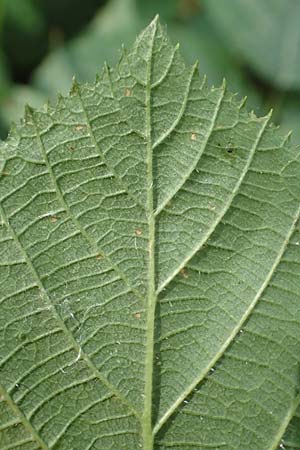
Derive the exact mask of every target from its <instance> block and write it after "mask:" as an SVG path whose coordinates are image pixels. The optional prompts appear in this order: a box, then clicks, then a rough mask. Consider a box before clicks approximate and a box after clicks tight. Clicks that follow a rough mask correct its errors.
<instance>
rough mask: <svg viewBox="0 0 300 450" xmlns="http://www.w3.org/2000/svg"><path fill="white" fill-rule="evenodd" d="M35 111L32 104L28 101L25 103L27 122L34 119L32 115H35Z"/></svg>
mask: <svg viewBox="0 0 300 450" xmlns="http://www.w3.org/2000/svg"><path fill="white" fill-rule="evenodd" d="M33 113H34V109H33V107H32V106H30V105H29V104H28V103H26V104H25V107H24V118H25V123H26V122H27V123H28V122H31V121H32V117H33Z"/></svg>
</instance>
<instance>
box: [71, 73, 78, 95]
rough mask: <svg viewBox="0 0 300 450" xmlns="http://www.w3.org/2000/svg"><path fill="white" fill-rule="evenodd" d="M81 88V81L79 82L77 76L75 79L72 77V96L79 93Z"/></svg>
mask: <svg viewBox="0 0 300 450" xmlns="http://www.w3.org/2000/svg"><path fill="white" fill-rule="evenodd" d="M79 89H80V86H79V83H78V81H77V79H76V76H75V75H74V76H73V79H72V86H71V88H70V95H71V96H73V95H77V94H78V92H79Z"/></svg>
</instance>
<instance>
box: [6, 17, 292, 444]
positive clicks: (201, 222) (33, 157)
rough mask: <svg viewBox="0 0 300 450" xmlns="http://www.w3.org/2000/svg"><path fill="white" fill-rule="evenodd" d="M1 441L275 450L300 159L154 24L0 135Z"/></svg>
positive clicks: (286, 398)
mask: <svg viewBox="0 0 300 450" xmlns="http://www.w3.org/2000/svg"><path fill="white" fill-rule="evenodd" d="M0 170H1V178H0V201H1V207H0V217H1V220H0V223H1V227H0V254H1V260H0V284H1V285H0V288H1V290H0V442H1V445H0V447H1V450H8V449H22V450H33V449H43V450H46V449H55V450H94V449H98V450H135V449H143V450H154V449H155V450H169V449H170V450H195V449H199V450H202V449H215V450H216V449H236V450H248V449H249V448H252V449H257V450H265V449H269V450H271V449H276V448H277V447H278V446H279V445H283V441H282V438H283V436H284V435H285V432H286V429H287V428H288V426H289V423H290V422H291V420H296V419H295V418H296V416H295V412H296V410H297V408H298V407H299V401H300V397H299V360H300V352H299V344H300V326H299V325H300V302H299V300H300V294H299V293H300V272H299V264H300V251H299V249H300V247H299V243H300V235H299V232H300V230H299V214H300V201H299V199H300V185H299V176H300V162H299V150H298V149H297V148H295V147H293V146H291V145H290V144H289V142H288V139H287V138H286V137H284V136H283V135H282V134H281V133H280V132H279V131H278V129H276V128H274V127H273V126H271V125H270V116H269V115H268V116H267V117H263V118H257V117H256V116H255V115H254V114H253V113H251V114H249V113H248V112H247V111H245V110H244V109H243V102H240V101H238V100H237V98H236V97H235V96H233V95H232V94H230V93H229V92H227V90H226V87H225V84H223V85H222V86H221V87H219V88H213V89H210V88H209V87H207V85H206V83H205V81H203V80H201V79H200V78H199V74H198V70H197V66H196V65H195V66H193V67H186V65H185V64H184V62H183V60H182V57H181V56H180V53H179V50H178V46H175V47H173V46H172V45H171V44H170V42H169V40H168V37H167V35H166V33H165V30H164V28H163V27H162V26H161V25H160V23H159V21H158V19H157V18H155V19H154V21H153V22H152V23H151V24H150V25H149V26H148V27H147V28H146V30H145V31H144V32H143V33H142V34H141V35H140V36H139V38H138V39H137V41H136V43H135V45H134V46H133V48H132V49H131V50H130V51H129V52H127V51H125V50H123V53H122V57H121V60H120V62H119V64H118V65H117V67H116V68H114V69H110V68H108V67H105V68H104V70H103V73H102V75H101V76H100V77H99V78H98V79H97V80H96V82H95V83H94V84H87V85H80V84H78V83H77V82H76V81H75V82H74V84H73V87H72V90H71V92H70V95H69V96H68V97H61V98H59V100H58V103H57V105H56V106H55V107H51V106H49V105H48V106H47V107H45V108H44V109H43V110H42V111H39V112H37V111H34V110H32V109H31V108H29V107H28V108H27V110H26V116H25V119H24V121H23V123H22V124H20V125H18V126H16V127H15V128H14V129H13V131H12V133H11V136H10V138H9V139H8V141H7V142H6V143H3V144H1V146H0Z"/></svg>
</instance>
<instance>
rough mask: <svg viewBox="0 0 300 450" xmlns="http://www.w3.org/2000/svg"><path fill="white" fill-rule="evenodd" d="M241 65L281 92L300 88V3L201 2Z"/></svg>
mask: <svg viewBox="0 0 300 450" xmlns="http://www.w3.org/2000/svg"><path fill="white" fill-rule="evenodd" d="M202 2H203V4H204V5H205V7H206V9H207V12H208V15H209V19H210V20H211V22H212V23H213V25H215V28H216V29H217V30H218V32H219V34H220V36H221V37H222V39H224V40H225V42H226V43H227V45H228V47H230V48H231V49H232V52H233V53H236V55H237V56H238V57H239V59H240V60H241V62H244V63H245V64H247V65H249V67H250V68H251V69H252V70H253V71H255V72H256V73H257V75H258V76H262V77H263V78H264V79H265V80H266V81H268V82H270V83H271V84H274V85H275V86H277V87H278V88H282V89H300V2H299V1H298V0H251V1H248V0H230V2H228V0H202Z"/></svg>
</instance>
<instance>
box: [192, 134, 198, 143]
mask: <svg viewBox="0 0 300 450" xmlns="http://www.w3.org/2000/svg"><path fill="white" fill-rule="evenodd" d="M191 140H192V141H196V140H197V135H196V133H192V134H191Z"/></svg>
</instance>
